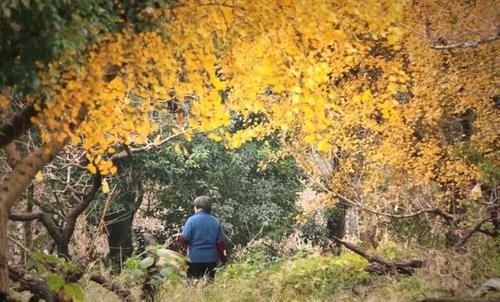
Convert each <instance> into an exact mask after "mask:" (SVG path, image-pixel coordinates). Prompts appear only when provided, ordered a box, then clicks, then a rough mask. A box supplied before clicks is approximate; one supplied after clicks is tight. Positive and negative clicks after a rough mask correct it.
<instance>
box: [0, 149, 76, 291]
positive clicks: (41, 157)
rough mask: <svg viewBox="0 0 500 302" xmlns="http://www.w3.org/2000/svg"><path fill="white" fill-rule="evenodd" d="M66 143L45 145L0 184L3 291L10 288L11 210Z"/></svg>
mask: <svg viewBox="0 0 500 302" xmlns="http://www.w3.org/2000/svg"><path fill="white" fill-rule="evenodd" d="M65 144H66V141H63V142H58V141H53V142H51V143H49V144H45V145H43V146H42V147H40V148H39V149H38V150H37V151H36V152H35V153H33V154H32V155H30V156H28V157H26V158H25V159H23V160H22V161H21V162H20V163H18V164H16V167H15V169H14V170H13V171H12V173H11V174H10V175H9V176H8V177H6V178H5V180H4V182H3V183H2V184H1V185H0V209H1V211H2V213H1V217H2V218H1V219H2V221H0V223H1V224H0V227H1V229H2V231H1V232H2V234H3V235H2V236H0V249H1V250H2V251H1V252H0V256H1V257H0V290H2V291H7V290H8V288H9V282H8V275H9V272H8V264H7V258H6V253H7V244H8V240H7V221H8V216H9V211H10V209H11V208H12V206H13V205H14V203H15V202H16V200H17V199H18V198H19V196H21V194H22V193H23V192H24V191H26V189H27V188H28V186H29V185H30V183H31V181H32V179H33V178H34V177H35V175H36V173H38V171H40V169H42V168H43V166H45V165H46V164H47V163H49V162H51V161H52V159H53V158H54V156H55V155H56V154H57V153H58V152H59V151H61V150H62V148H63V147H64V145H65ZM4 220H5V221H4Z"/></svg>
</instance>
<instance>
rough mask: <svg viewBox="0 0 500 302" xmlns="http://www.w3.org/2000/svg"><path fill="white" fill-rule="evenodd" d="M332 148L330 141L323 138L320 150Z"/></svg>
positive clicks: (319, 146) (319, 144)
mask: <svg viewBox="0 0 500 302" xmlns="http://www.w3.org/2000/svg"><path fill="white" fill-rule="evenodd" d="M331 149H332V146H330V144H329V143H328V141H327V140H325V139H323V140H321V141H320V142H319V143H318V150H319V151H321V152H328V151H330V150H331Z"/></svg>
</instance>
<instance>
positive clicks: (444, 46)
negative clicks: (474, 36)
mask: <svg viewBox="0 0 500 302" xmlns="http://www.w3.org/2000/svg"><path fill="white" fill-rule="evenodd" d="M498 39H500V36H499V35H498V33H497V34H495V35H493V36H490V37H487V38H484V39H481V40H477V41H465V42H460V43H454V44H433V45H431V48H432V49H440V50H442V49H453V48H469V47H476V46H478V45H479V44H484V43H488V42H493V41H496V40H498Z"/></svg>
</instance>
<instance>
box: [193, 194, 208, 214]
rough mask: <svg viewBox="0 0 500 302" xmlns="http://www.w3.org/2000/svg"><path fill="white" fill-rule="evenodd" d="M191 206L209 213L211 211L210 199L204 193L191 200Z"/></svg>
mask: <svg viewBox="0 0 500 302" xmlns="http://www.w3.org/2000/svg"><path fill="white" fill-rule="evenodd" d="M193 206H194V207H195V208H197V209H202V210H203V211H205V212H207V213H210V211H212V199H211V198H210V197H208V196H206V195H203V196H198V197H196V198H195V199H194V201H193Z"/></svg>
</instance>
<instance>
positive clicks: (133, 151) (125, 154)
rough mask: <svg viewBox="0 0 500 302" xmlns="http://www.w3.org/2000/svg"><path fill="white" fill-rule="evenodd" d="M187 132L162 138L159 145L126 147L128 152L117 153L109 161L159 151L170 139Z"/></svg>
mask: <svg viewBox="0 0 500 302" xmlns="http://www.w3.org/2000/svg"><path fill="white" fill-rule="evenodd" d="M186 131H187V130H184V131H180V132H177V133H175V134H172V135H170V136H168V137H166V138H164V139H163V140H161V141H160V142H159V143H157V144H154V143H149V144H147V145H145V146H143V147H140V148H130V147H128V146H127V148H128V150H127V149H126V150H124V151H122V152H119V153H116V154H114V155H113V156H111V158H110V160H112V161H114V160H119V159H122V158H125V157H130V156H132V155H133V154H136V153H141V152H146V151H149V150H151V149H159V148H160V147H161V146H163V145H164V144H166V143H167V142H169V141H171V140H172V139H174V138H176V137H178V136H180V135H182V134H184V133H186Z"/></svg>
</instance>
